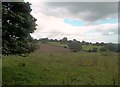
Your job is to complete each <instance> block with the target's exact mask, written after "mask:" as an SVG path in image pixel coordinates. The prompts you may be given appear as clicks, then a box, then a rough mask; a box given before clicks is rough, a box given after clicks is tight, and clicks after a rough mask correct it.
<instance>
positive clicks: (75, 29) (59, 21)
mask: <svg viewBox="0 0 120 87" xmlns="http://www.w3.org/2000/svg"><path fill="white" fill-rule="evenodd" d="M25 1H27V0H25ZM29 1H30V2H31V3H32V9H33V11H32V15H33V16H34V17H35V18H37V24H38V26H37V30H36V31H35V32H34V33H33V34H31V36H33V37H34V38H37V39H39V38H45V37H48V38H53V39H61V38H63V37H67V38H68V39H74V38H75V39H77V40H80V41H82V40H85V41H92V42H103V41H104V42H117V40H118V37H117V30H118V24H117V23H115V24H96V23H95V22H88V21H84V22H85V24H87V25H85V26H72V25H69V24H66V23H64V18H66V17H68V18H69V17H72V18H76V19H78V17H80V18H81V19H83V20H86V19H87V20H88V19H90V20H92V19H91V18H87V16H88V14H89V15H91V12H94V11H93V10H92V7H91V9H87V8H88V7H87V8H85V9H86V10H89V11H86V12H87V13H86V12H78V13H76V14H75V15H74V13H71V12H70V11H69V10H68V9H66V8H65V6H64V7H56V6H55V7H56V8H54V9H53V8H52V6H46V7H45V4H44V3H41V1H40V0H38V1H35V0H29ZM95 6H96V5H95ZM48 7H49V8H48ZM83 7H84V6H83ZM108 7H109V6H108ZM69 8H70V9H72V10H74V9H75V6H74V8H72V7H69ZM83 10H84V8H83ZM91 10H92V11H91ZM95 10H96V14H95V16H90V17H93V19H94V20H98V19H99V18H103V17H102V16H100V14H99V12H98V11H97V9H95ZM102 10H104V9H102ZM102 10H100V11H102ZM90 11H91V12H90ZM97 12H98V14H97ZM102 12H104V11H102ZM113 12H114V11H113V9H112V12H110V10H109V13H105V15H103V16H104V17H106V19H109V18H110V17H113V16H110V14H112V13H113ZM92 14H93V13H92ZM108 14H109V16H107V15H108ZM113 14H114V13H113ZM97 15H98V16H99V17H97ZM95 17H96V18H95ZM114 34H116V35H114ZM108 38H109V39H108ZM113 38H114V39H113Z"/></svg>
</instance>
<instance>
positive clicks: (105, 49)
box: [100, 46, 108, 52]
mask: <svg viewBox="0 0 120 87" xmlns="http://www.w3.org/2000/svg"><path fill="white" fill-rule="evenodd" d="M100 51H101V52H107V51H108V48H107V47H106V46H104V47H101V48H100Z"/></svg>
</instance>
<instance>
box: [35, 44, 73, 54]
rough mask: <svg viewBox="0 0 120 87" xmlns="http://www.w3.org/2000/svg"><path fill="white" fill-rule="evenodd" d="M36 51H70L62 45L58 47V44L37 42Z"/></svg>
mask: <svg viewBox="0 0 120 87" xmlns="http://www.w3.org/2000/svg"><path fill="white" fill-rule="evenodd" d="M37 52H41V53H69V52H71V51H70V49H68V48H64V47H60V46H55V45H50V44H39V47H38V49H37Z"/></svg>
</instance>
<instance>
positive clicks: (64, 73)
mask: <svg viewBox="0 0 120 87" xmlns="http://www.w3.org/2000/svg"><path fill="white" fill-rule="evenodd" d="M104 54H106V55H107V56H105V55H104ZM2 61H3V85H5V84H6V85H40V84H41V85H87V84H91V85H113V84H114V82H115V84H117V82H118V77H117V75H118V55H117V53H85V52H81V53H63V54H62V53H47V54H46V53H42V54H41V53H32V54H30V55H29V56H28V57H20V56H3V60H2ZM24 65H25V66H24Z"/></svg>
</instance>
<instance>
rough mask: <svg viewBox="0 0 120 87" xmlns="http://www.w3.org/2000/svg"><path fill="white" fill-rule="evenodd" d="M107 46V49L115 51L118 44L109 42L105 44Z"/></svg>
mask: <svg viewBox="0 0 120 87" xmlns="http://www.w3.org/2000/svg"><path fill="white" fill-rule="evenodd" d="M107 48H108V50H109V51H112V52H117V51H118V44H112V43H109V44H108V45H107Z"/></svg>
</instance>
